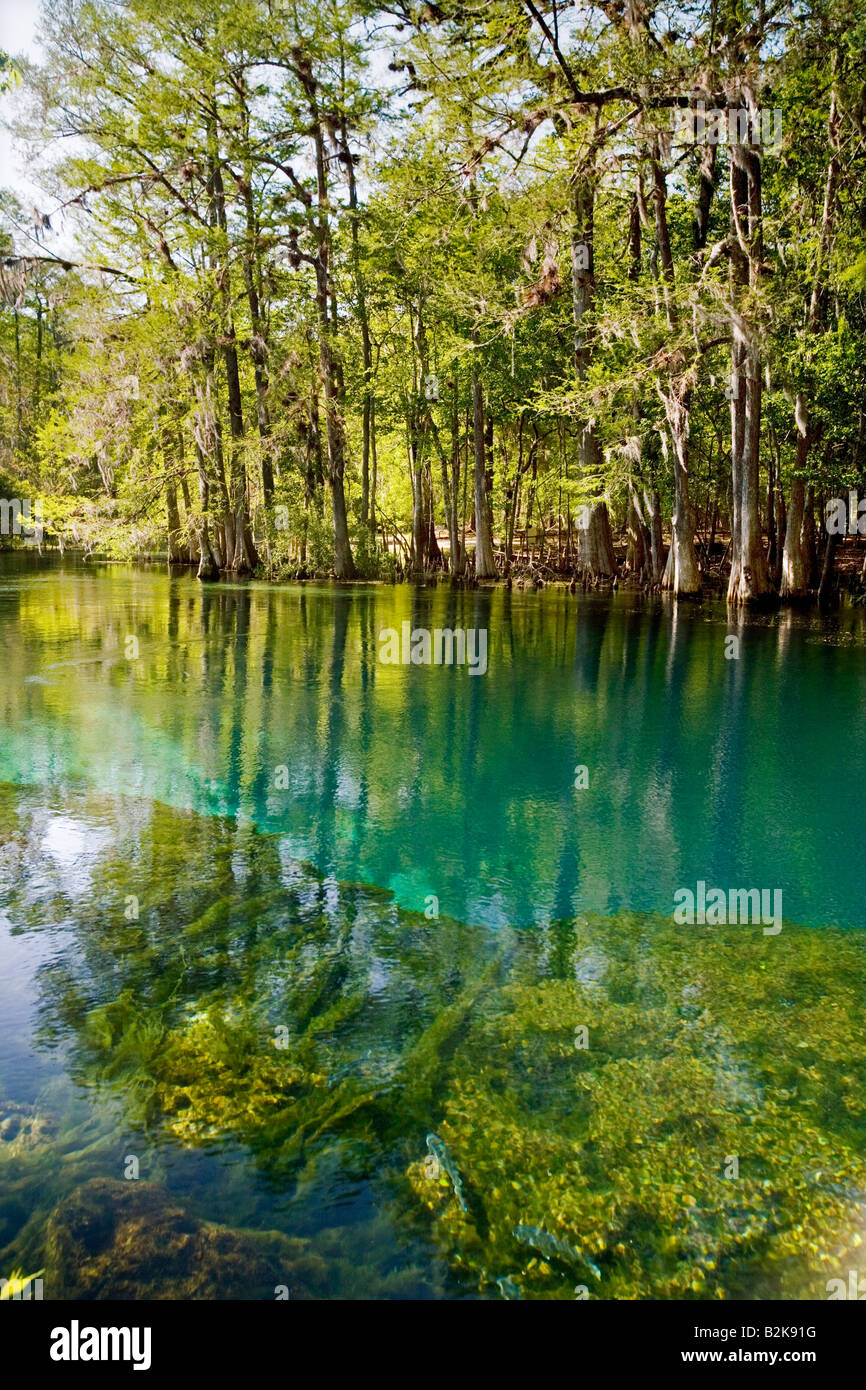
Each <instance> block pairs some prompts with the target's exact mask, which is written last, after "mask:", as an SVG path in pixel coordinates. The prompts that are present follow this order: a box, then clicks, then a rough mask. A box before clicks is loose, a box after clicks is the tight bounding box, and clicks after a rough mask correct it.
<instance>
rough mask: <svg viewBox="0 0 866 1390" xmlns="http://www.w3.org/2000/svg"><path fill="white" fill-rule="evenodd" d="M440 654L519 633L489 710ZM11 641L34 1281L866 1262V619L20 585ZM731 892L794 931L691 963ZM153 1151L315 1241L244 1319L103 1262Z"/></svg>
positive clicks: (3, 1065)
mask: <svg viewBox="0 0 866 1390" xmlns="http://www.w3.org/2000/svg"><path fill="white" fill-rule="evenodd" d="M406 621H408V622H410V623H411V624H412V626H413V628H421V627H425V628H429V629H434V628H436V627H445V626H461V627H465V628H476V629H478V628H483V629H485V630H486V631H487V632H488V670H487V672H486V674H484V675H483V676H481V675H479V676H472V675H470V673H469V671H468V670H467V669H465V668H456V667H451V668H449V667H444V666H440V667H437V666H412V665H406V666H404V665H398V666H393V665H388V664H383V663H382V662H381V661H380V660H379V652H380V634H381V632H382V631H383V630H384V629H385V628H395V629H397V630H399V629H400V626H401V624H402V623H403V622H406ZM730 633H734V634H736V635H738V636H739V638H740V655H739V659H738V660H728V659H726V656H725V637H726V635H728V634H730ZM0 637H2V642H3V657H4V660H3V666H2V669H0V697H2V701H3V707H4V719H3V732H2V742H0V784H2V785H0V844H2V849H0V856H2V857H0V867H2V872H0V1274H2V1273H8V1272H9V1271H10V1270H11V1269H12V1268H14V1267H19V1266H20V1267H22V1268H23V1267H25V1266H27V1267H28V1269H37V1268H43V1267H44V1268H45V1271H46V1272H45V1276H44V1279H45V1296H46V1297H56V1296H59V1297H66V1296H73V1295H74V1294H75V1293H83V1294H84V1296H88V1297H96V1296H108V1297H112V1296H120V1295H119V1294H118V1292H117V1290H118V1288H120V1287H121V1286H122V1288H123V1290H124V1291H125V1292H124V1294H123V1296H138V1297H152V1296H158V1297H183V1296H210V1297H249V1298H260V1297H273V1296H274V1287H275V1286H276V1285H277V1284H281V1283H282V1284H285V1285H286V1286H287V1287H289V1288H291V1290H292V1292H291V1296H292V1297H303V1296H312V1297H345V1296H362V1297H372V1298H393V1297H422V1298H455V1297H457V1298H459V1297H478V1296H481V1297H493V1298H499V1297H502V1296H503V1293H505V1294H506V1295H507V1296H514V1291H515V1290H517V1291H519V1293H520V1296H522V1297H523V1298H531V1297H548V1298H550V1297H552V1298H569V1299H573V1298H574V1297H575V1296H576V1292H575V1291H576V1290H577V1294H578V1296H579V1295H580V1294H582V1293H585V1294H586V1296H588V1297H590V1298H595V1297H601V1298H646V1297H650V1298H775V1297H785V1298H803V1297H826V1292H825V1289H826V1282H827V1280H828V1279H831V1278H843V1279H847V1277H848V1270H849V1268H856V1267H859V1266H858V1258H859V1264H861V1265H862V1263H863V1258H862V1257H859V1251H860V1250H861V1249H862V1241H863V1237H864V1234H866V1171H864V1170H866V1159H864V1154H866V1147H864V1139H866V1113H864V1112H866V1103H864V1099H863V1098H864V1095H866V1090H864V1081H866V1028H864V1017H863V1000H864V986H866V935H864V930H863V929H864V927H866V905H864V899H863V894H862V892H861V879H862V876H863V870H862V868H861V865H862V852H861V850H860V843H861V840H862V828H861V827H862V819H863V817H862V809H861V808H862V797H863V792H862V788H863V786H864V771H866V768H864V761H866V752H864V750H866V700H864V684H863V679H862V672H863V663H864V659H866V639H864V630H863V624H862V620H861V615H860V614H859V613H858V612H857V611H854V610H845V611H843V613H842V614H841V615H837V616H836V617H835V618H832V619H825V620H822V621H818V620H816V619H814V618H810V617H808V616H804V615H791V614H782V615H777V616H774V617H769V618H767V617H765V618H761V619H758V618H755V619H749V620H746V621H741V622H740V625H739V626H737V621H736V620H734V619H731V618H729V615H728V613H727V612H726V610H725V609H724V607H723V606H719V605H714V604H703V605H696V604H690V605H682V604H681V605H675V604H672V603H668V602H662V601H659V600H656V601H653V602H652V603H650V604H649V605H648V604H646V603H644V602H643V601H642V600H640V599H639V598H638V597H637V596H633V595H620V596H617V597H615V598H613V599H610V598H600V597H596V596H588V597H582V596H581V597H574V596H572V595H569V594H567V593H564V592H562V591H545V592H543V593H541V594H519V593H512V594H507V593H504V592H502V591H501V590H500V591H497V592H495V593H492V594H491V593H484V592H475V593H464V592H459V593H454V592H452V591H451V590H450V589H446V588H442V587H440V588H438V589H435V590H432V589H422V590H415V589H410V588H408V587H404V586H397V587H362V586H358V587H352V588H331V587H329V586H325V585H321V586H316V587H314V586H312V585H308V586H303V587H300V586H293V587H286V588H269V587H267V586H264V585H255V584H253V585H240V584H238V585H231V584H221V585H218V586H212V587H203V586H200V585H197V584H196V582H195V581H194V580H192V579H188V578H171V579H170V578H169V577H168V576H167V575H166V574H165V573H164V572H162V571H158V570H153V571H147V570H133V569H121V568H117V567H111V568H100V569H96V568H92V567H88V566H83V565H76V564H73V563H65V564H63V565H62V566H58V565H45V566H41V567H40V566H38V565H36V564H34V563H32V562H31V563H30V564H29V565H28V566H26V567H25V566H24V565H23V564H22V563H21V562H19V561H12V560H8V559H7V560H5V561H4V562H3V567H2V569H0ZM131 638H134V639H135V641H134V642H130V639H131ZM578 767H585V768H586V770H587V776H586V778H585V779H584V778H582V777H578V778H576V775H575V774H576V769H577V768H578ZM584 780H588V785H587V786H576V785H575V782H576V781H578V782H582V781H584ZM701 879H702V880H704V881H706V882H707V883H708V884H710V885H713V886H715V885H718V886H721V887H723V888H724V889H726V890H728V889H731V888H764V889H778V890H781V891H782V893H783V902H784V917H785V925H784V928H783V930H782V931H781V932H780V933H779V934H777V935H773V936H769V935H765V934H764V932H763V931H762V929H761V925H760V924H757V925H746V924H743V925H735V926H725V927H705V926H694V927H689V926H678V925H677V924H676V923H675V922H674V921H673V919H672V911H673V895H674V892H675V891H676V890H677V889H678V888H681V887H688V886H691V887H693V888H694V887H695V885H696V883H697V881H698V880H701ZM429 1133H435V1134H437V1135H439V1137H440V1138H441V1140H442V1141H443V1143H444V1144H445V1146H446V1149H447V1152H448V1155H449V1160H448V1166H450V1167H451V1169H452V1170H453V1171H452V1174H451V1176H450V1177H449V1175H448V1173H447V1172H446V1171H445V1170H444V1169H443V1167H441V1166H440V1165H439V1164H438V1163H437V1161H436V1160H435V1159H434V1158H433V1157H432V1156H431V1155H430V1153H429V1152H428V1148H427V1142H426V1140H427V1135H428V1134H429ZM131 1156H132V1157H134V1158H135V1159H136V1160H137V1167H138V1171H139V1181H142V1182H145V1183H148V1182H149V1183H153V1184H156V1190H157V1191H158V1193H159V1194H161V1195H160V1196H159V1200H162V1199H163V1197H165V1198H166V1199H167V1200H168V1199H170V1201H171V1203H173V1204H174V1205H173V1207H172V1211H174V1210H175V1209H176V1210H177V1211H180V1212H182V1213H185V1214H186V1216H188V1217H189V1219H191V1220H196V1219H200V1220H203V1221H205V1222H207V1223H218V1224H219V1226H221V1227H227V1228H229V1231H230V1232H241V1231H243V1232H258V1233H260V1236H261V1240H264V1239H265V1237H264V1235H262V1234H261V1233H265V1232H269V1233H277V1234H272V1235H269V1236H268V1237H267V1240H268V1241H270V1242H271V1245H270V1246H269V1247H268V1252H267V1257H266V1258H265V1256H263V1257H262V1260H263V1263H262V1262H259V1263H257V1264H255V1269H254V1270H253V1267H252V1265H251V1266H250V1270H251V1272H250V1275H249V1279H248V1280H247V1281H246V1282H245V1280H244V1277H243V1267H244V1266H243V1265H242V1264H241V1273H240V1274H239V1273H238V1261H237V1260H235V1261H234V1262H232V1260H231V1259H230V1258H229V1255H228V1254H226V1253H224V1254H223V1255H222V1256H221V1257H220V1258H219V1259H214V1261H213V1263H212V1266H211V1265H209V1266H208V1269H207V1274H206V1277H205V1276H202V1280H201V1281H200V1282H199V1284H198V1285H196V1288H195V1291H194V1292H193V1293H191V1292H190V1288H188V1287H187V1286H186V1285H182V1284H179V1283H177V1282H174V1283H173V1279H174V1280H176V1278H177V1276H176V1275H173V1273H172V1269H173V1268H174V1266H172V1265H171V1262H170V1261H168V1262H166V1260H165V1259H164V1258H161V1256H160V1251H159V1249H158V1248H156V1246H155V1248H154V1250H153V1251H152V1252H150V1251H148V1250H147V1249H145V1250H144V1251H143V1253H142V1252H141V1251H139V1255H138V1257H137V1264H136V1269H135V1274H134V1278H133V1276H132V1275H130V1274H129V1271H128V1270H127V1271H126V1273H125V1274H123V1270H122V1269H121V1268H120V1266H121V1265H122V1263H123V1258H124V1256H123V1251H122V1250H121V1249H120V1242H119V1241H118V1242H117V1243H116V1245H117V1248H115V1247H109V1246H107V1245H106V1242H107V1239H108V1238H107V1237H102V1238H101V1239H102V1246H103V1247H105V1248H100V1251H98V1252H96V1251H95V1248H94V1250H90V1249H89V1247H87V1248H85V1247H86V1243H85V1245H81V1244H78V1245H75V1243H74V1242H71V1241H70V1238H69V1235H68V1232H66V1233H65V1234H64V1232H63V1231H62V1230H61V1229H60V1227H61V1226H62V1221H60V1218H59V1217H58V1212H62V1211H63V1210H64V1204H67V1203H69V1201H70V1199H71V1198H72V1199H75V1195H76V1194H80V1193H81V1192H82V1191H84V1192H86V1191H87V1190H88V1189H86V1188H83V1187H82V1185H83V1184H86V1183H88V1182H93V1181H94V1180H96V1181H101V1180H105V1179H108V1180H111V1182H112V1183H120V1182H132V1181H134V1179H130V1178H128V1177H127V1176H126V1174H127V1173H128V1171H129V1162H128V1160H129V1158H130V1157H131ZM732 1160H735V1161H733V1162H732ZM455 1175H456V1182H457V1184H458V1186H459V1193H456V1192H455V1186H454V1182H455ZM111 1190H112V1191H114V1189H113V1188H112V1189H111ZM460 1196H462V1199H463V1200H462V1203H461V1201H460V1200H459V1197H460ZM117 1200H121V1199H120V1198H118V1199H117ZM155 1200H156V1199H155ZM171 1219H172V1220H175V1218H174V1217H172V1218H171ZM58 1223H59V1224H58ZM176 1224H178V1225H179V1226H180V1225H182V1218H181V1217H177V1218H176ZM516 1228H517V1229H518V1235H515V1229H516ZM528 1228H532V1230H533V1231H534V1232H535V1234H534V1236H533V1235H531V1234H530V1236H529V1237H527V1234H526V1232H527V1229H528ZM214 1229H215V1227H210V1226H209V1227H208V1230H209V1231H213V1230H214ZM521 1232H522V1236H521V1234H520V1233H521ZM546 1237H547V1238H546ZM549 1237H555V1239H556V1241H557V1242H558V1244H556V1245H554V1244H551V1241H550V1239H549ZM287 1238H290V1241H289V1240H288V1239H287ZM214 1239H215V1240H216V1239H217V1238H216V1237H214ZM220 1239H223V1237H220ZM230 1239H231V1237H230V1236H229V1235H225V1236H224V1240H225V1241H226V1242H228V1241H230ZM532 1241H534V1242H535V1243H534V1244H533V1243H532ZM274 1242H275V1243H274ZM281 1242H282V1243H281ZM290 1242H291V1243H290ZM217 1243H218V1242H217ZM219 1248H220V1250H223V1248H224V1247H223V1246H220V1247H219ZM228 1248H229V1247H228V1245H226V1246H225V1250H228ZM106 1249H107V1253H106ZM97 1256H98V1258H97ZM91 1257H92V1258H91ZM281 1261H282V1265H281ZM7 1266H8V1269H7V1268H6V1267H7ZM97 1266H98V1270H97ZM260 1266H261V1267H260ZM283 1266H285V1269H284V1273H283V1276H282V1277H280V1270H281V1268H282V1267H283ZM862 1272H866V1270H864V1271H862ZM121 1275H123V1278H125V1280H126V1282H125V1283H122V1281H121V1283H119V1282H118V1281H119V1280H121ZM100 1280H101V1281H102V1282H101V1283H100ZM112 1281H114V1282H112ZM499 1281H505V1283H504V1287H503V1283H502V1282H499Z"/></svg>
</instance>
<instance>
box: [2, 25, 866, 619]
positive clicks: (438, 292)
mask: <svg viewBox="0 0 866 1390" xmlns="http://www.w3.org/2000/svg"><path fill="white" fill-rule="evenodd" d="M38 37H39V41H40V44H41V52H42V58H41V59H40V61H39V62H38V63H35V62H31V61H27V60H25V59H16V60H15V68H14V69H13V68H12V67H11V65H10V63H9V62H8V60H6V59H2V65H0V88H2V85H3V84H4V83H5V85H7V86H8V85H9V84H10V79H11V77H12V74H13V73H14V74H15V80H16V84H17V94H16V97H15V103H14V107H12V106H9V104H8V100H7V101H4V108H6V109H8V110H9V111H13V110H14V121H13V120H12V118H11V117H10V123H9V124H10V133H11V134H12V135H14V136H15V137H16V138H17V139H18V140H19V141H20V142H21V143H22V145H23V147H24V148H25V149H28V150H29V151H30V152H31V154H33V155H34V156H37V155H38V159H39V169H40V175H39V177H40V179H41V186H43V187H44V188H45V189H46V190H47V191H46V194H45V201H46V206H45V207H40V208H33V209H27V208H26V207H24V206H22V204H21V201H20V199H19V197H18V196H17V195H16V193H15V192H14V191H12V190H6V191H3V192H2V193H0V486H2V488H3V489H4V495H5V496H6V497H18V498H21V497H24V496H31V497H36V496H39V497H42V498H43V499H44V508H45V521H46V532H47V537H48V538H50V539H53V540H56V541H59V543H60V544H62V545H78V546H83V547H84V548H86V549H87V550H89V551H97V552H99V553H102V554H109V555H122V554H126V555H134V554H146V553H150V554H153V553H159V552H162V553H167V554H168V556H169V558H170V559H171V560H173V561H177V562H188V563H194V564H195V565H197V567H198V573H199V575H200V576H201V578H203V579H204V578H213V577H216V576H217V575H218V574H219V573H221V572H225V571H233V572H235V573H237V574H249V573H265V574H272V575H292V574H305V573H306V574H309V573H327V572H332V573H334V574H335V575H336V576H337V577H338V578H352V577H353V576H355V575H356V574H360V575H366V576H376V575H387V574H389V573H392V572H393V570H394V566H395V563H399V564H400V566H401V567H405V569H406V570H407V572H410V573H412V574H416V575H422V574H425V573H429V572H430V571H431V570H434V569H436V568H440V567H441V568H447V569H449V570H450V573H451V575H452V576H453V577H455V578H457V577H459V576H462V575H464V574H466V575H469V574H472V575H474V576H475V577H476V578H482V579H483V578H492V577H494V576H496V575H497V574H501V573H511V572H512V570H514V569H518V570H519V569H520V567H521V566H524V567H526V568H528V569H530V570H532V571H533V572H535V573H542V572H548V573H552V572H555V571H560V572H565V573H569V572H571V573H583V574H584V575H592V576H593V577H594V578H595V579H596V580H598V579H600V578H604V577H605V576H607V577H612V576H614V575H615V574H617V573H618V572H626V573H629V574H631V575H635V576H637V577H638V578H639V579H640V581H641V582H642V583H644V584H645V585H647V586H659V587H662V588H667V589H671V590H673V591H674V592H676V593H677V594H680V595H687V594H692V593H697V592H700V591H701V590H702V588H706V587H707V584H708V582H710V581H711V579H712V576H713V575H715V577H716V582H718V580H719V578H720V577H721V575H722V574H724V575H725V582H726V584H727V593H728V597H729V599H730V600H731V601H732V602H737V603H745V602H761V601H765V600H768V599H771V598H773V597H774V596H775V595H777V594H780V595H781V596H782V597H783V598H786V599H799V598H801V597H803V596H805V595H807V594H808V593H809V592H810V591H814V590H815V589H818V588H819V587H820V588H821V589H822V590H824V589H826V587H827V585H828V583H829V582H830V576H831V574H832V567H833V563H834V556H835V552H836V550H837V547H838V543H839V540H840V539H841V537H840V535H839V530H840V527H839V526H835V527H827V526H826V525H825V511H824V509H825V507H826V505H827V503H828V501H829V500H830V499H832V498H836V497H838V498H844V499H845V500H846V506H851V505H853V516H848V517H847V518H846V520H847V527H844V528H842V529H846V530H853V531H856V528H857V502H858V497H859V489H860V488H866V476H864V475H866V449H864V423H866V413H864V412H866V390H864V387H866V351H864V347H866V298H864V295H866V196H864V191H863V189H864V179H863V173H864V155H866V85H864V79H863V55H864V52H866V6H864V5H863V4H861V3H860V0H835V3H833V4H831V3H829V2H828V0H806V2H804V3H778V4H776V3H772V0H761V3H753V0H695V2H694V3H691V2H690V0H687V2H686V3H683V4H677V5H674V6H663V5H656V4H653V3H651V0H647V3H644V0H608V2H607V3H604V4H597V5H596V4H582V3H581V4H574V3H562V2H561V0H553V3H541V0H539V2H538V3H536V0H488V2H487V3H483V4H482V3H474V4H463V3H459V2H458V0H443V3H435V2H434V3H425V4H423V5H420V6H419V5H416V4H413V3H408V2H407V3H399V2H398V0H395V3H392V4H391V5H387V6H378V5H376V4H374V3H372V0H336V3H324V4H317V5H311V4H308V3H306V0H299V3H283V2H282V0H230V3H229V0H172V2H171V3H170V4H164V3H157V2H156V0H48V2H47V3H46V5H45V7H44V11H43V18H42V21H41V25H40V29H39V35H38ZM2 109H3V108H0V110H2ZM61 231H62V232H63V233H64V236H63V245H64V247H66V246H68V245H69V244H70V234H71V236H72V240H73V241H74V246H75V248H76V250H75V252H74V254H73V253H67V252H66V251H64V252H63V254H61V253H60V252H59V251H58V250H57V249H56V247H57V245H58V244H59V234H60V233H61ZM849 499H850V500H849ZM864 529H866V521H864Z"/></svg>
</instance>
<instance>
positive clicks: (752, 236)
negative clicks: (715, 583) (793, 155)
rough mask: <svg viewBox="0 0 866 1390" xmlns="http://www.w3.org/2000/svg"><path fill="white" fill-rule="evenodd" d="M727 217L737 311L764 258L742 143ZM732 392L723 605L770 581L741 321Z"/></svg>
mask: <svg viewBox="0 0 866 1390" xmlns="http://www.w3.org/2000/svg"><path fill="white" fill-rule="evenodd" d="M731 216H732V220H733V223H734V237H735V239H736V246H735V249H734V250H733V251H732V270H733V272H734V273H733V274H732V290H733V295H734V307H735V309H736V308H737V306H738V305H739V303H740V302H741V300H742V289H743V287H744V286H745V285H748V286H749V288H750V289H755V288H756V287H757V285H758V280H759V276H760V273H761V262H762V258H763V236H762V227H761V218H762V208H761V161H760V157H759V155H758V154H757V153H756V152H755V151H754V150H751V149H749V148H747V147H746V146H745V145H733V146H732V147H731ZM744 243H745V245H744ZM731 393H732V399H731V421H732V429H731V445H732V481H733V491H734V507H735V512H736V507H737V496H738V495H739V516H738V518H737V522H736V523H735V529H736V532H737V536H736V542H737V543H736V544H735V546H734V547H732V562H731V576H730V580H729V582H728V602H729V603H753V602H756V601H760V600H761V599H762V598H763V597H764V596H765V595H766V594H767V593H769V591H770V581H769V576H768V574H767V565H766V559H765V556H764V546H763V540H762V537H761V508H760V439H761V402H762V377H761V360H760V353H759V349H758V345H757V334H756V331H755V329H754V327H753V326H752V325H750V324H748V323H747V322H746V321H745V320H744V319H742V318H738V319H737V320H736V321H735V324H734V343H733V348H732V383H731ZM738 483H739V487H738V486H737V484H738Z"/></svg>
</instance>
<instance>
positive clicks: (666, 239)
mask: <svg viewBox="0 0 866 1390" xmlns="http://www.w3.org/2000/svg"><path fill="white" fill-rule="evenodd" d="M653 206H654V209H655V224H656V240H657V242H658V248H659V259H660V261H661V267H662V285H663V292H664V302H665V313H666V317H667V325H668V329H669V331H670V332H671V333H673V332H674V331H675V330H676V328H677V326H678V322H679V315H678V313H677V306H676V301H675V299H674V291H675V285H674V263H673V255H672V253H671V242H670V234H669V231H668V218H667V181H666V179H665V175H664V171H663V170H662V167H661V164H660V163H659V161H658V159H654V160H653ZM692 386H693V372H692V371H689V370H684V369H681V368H680V367H678V368H677V369H676V370H674V369H673V367H672V368H671V376H670V380H669V381H668V384H667V386H666V388H665V389H664V391H663V392H662V399H663V400H664V406H665V414H666V415H667V420H668V424H669V425H670V430H671V438H672V440H673V446H674V512H673V515H672V517H671V553H670V555H669V556H668V564H667V565H666V567H665V572H664V575H663V577H662V587H663V588H665V589H671V590H672V591H673V593H675V594H676V595H678V596H681V597H684V598H685V597H688V596H691V595H694V594H699V593H700V592H701V571H700V566H699V564H698V556H697V551H696V550H695V516H694V508H693V507H692V503H691V497H690V495H689V433H690V428H691V399H692Z"/></svg>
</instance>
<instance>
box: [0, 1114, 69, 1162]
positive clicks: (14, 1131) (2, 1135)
mask: <svg viewBox="0 0 866 1390" xmlns="http://www.w3.org/2000/svg"><path fill="white" fill-rule="evenodd" d="M56 1133H57V1121H56V1120H55V1119H54V1118H53V1116H51V1115H42V1114H39V1113H37V1112H36V1111H34V1110H32V1109H30V1108H29V1107H28V1106H26V1105H19V1104H18V1103H17V1102H16V1101H13V1100H0V1153H7V1154H16V1155H17V1154H20V1153H23V1152H25V1150H27V1149H37V1148H39V1146H40V1145H41V1144H47V1143H48V1142H49V1141H50V1140H51V1139H53V1138H54V1135H55V1134H56Z"/></svg>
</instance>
